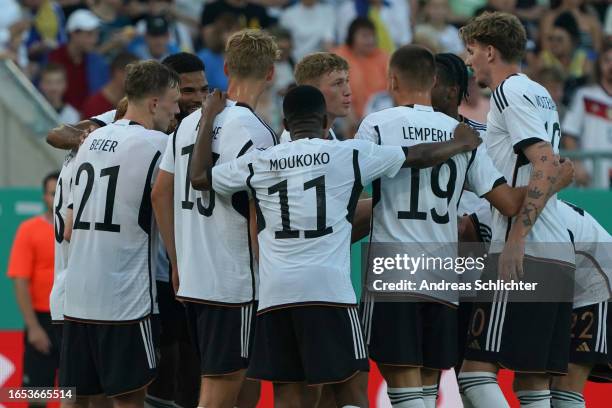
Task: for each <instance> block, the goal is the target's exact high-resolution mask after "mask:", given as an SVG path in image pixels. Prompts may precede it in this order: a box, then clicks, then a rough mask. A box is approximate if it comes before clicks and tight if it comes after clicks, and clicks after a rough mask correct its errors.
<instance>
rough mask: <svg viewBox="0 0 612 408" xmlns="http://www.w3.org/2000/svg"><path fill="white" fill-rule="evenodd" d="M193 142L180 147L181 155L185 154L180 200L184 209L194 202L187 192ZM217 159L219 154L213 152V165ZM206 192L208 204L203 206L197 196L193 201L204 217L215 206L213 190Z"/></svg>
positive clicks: (191, 205)
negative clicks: (185, 167) (182, 189)
mask: <svg viewBox="0 0 612 408" xmlns="http://www.w3.org/2000/svg"><path fill="white" fill-rule="evenodd" d="M193 146H194V145H193V144H190V145H189V146H185V147H183V148H182V149H181V156H187V174H186V175H185V199H184V200H183V201H181V208H183V209H185V210H191V209H193V206H194V202H193V201H191V200H190V199H189V193H190V192H191V182H190V181H189V172H190V171H191V155H192V154H193ZM217 160H219V155H218V154H217V153H213V165H215V164H216V163H217ZM206 193H207V194H208V206H204V204H203V203H202V197H198V198H197V199H196V201H195V204H196V208H197V209H198V212H199V213H200V214H202V215H203V216H205V217H210V216H211V215H212V213H213V209H214V208H215V191H214V190H210V191H207V192H206Z"/></svg>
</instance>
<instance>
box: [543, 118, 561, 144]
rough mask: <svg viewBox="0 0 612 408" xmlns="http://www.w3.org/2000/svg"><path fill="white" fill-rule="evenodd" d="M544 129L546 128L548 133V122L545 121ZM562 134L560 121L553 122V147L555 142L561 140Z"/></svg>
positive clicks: (551, 141)
mask: <svg viewBox="0 0 612 408" xmlns="http://www.w3.org/2000/svg"><path fill="white" fill-rule="evenodd" d="M544 129H546V133H548V122H546V123H544ZM560 135H561V126H560V125H559V123H558V122H555V123H553V125H552V135H551V138H550V144H551V145H552V147H553V149H555V147H556V146H555V142H558V141H559V136H560Z"/></svg>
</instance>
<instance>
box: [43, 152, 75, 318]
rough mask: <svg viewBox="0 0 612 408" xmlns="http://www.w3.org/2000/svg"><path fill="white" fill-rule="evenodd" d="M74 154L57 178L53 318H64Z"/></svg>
mask: <svg viewBox="0 0 612 408" xmlns="http://www.w3.org/2000/svg"><path fill="white" fill-rule="evenodd" d="M73 168H74V154H73V153H72V152H71V153H68V155H67V156H66V160H64V165H63V166H62V170H61V171H60V174H59V177H58V179H57V190H56V191H55V197H53V212H54V229H55V256H54V268H53V288H52V289H51V295H50V296H49V308H50V310H51V319H52V320H64V280H65V278H66V267H67V266H68V253H69V252H68V251H69V248H70V243H69V242H68V241H66V240H65V239H64V229H65V226H66V215H67V212H68V208H70V207H69V205H68V202H69V200H70V189H71V187H72V172H73Z"/></svg>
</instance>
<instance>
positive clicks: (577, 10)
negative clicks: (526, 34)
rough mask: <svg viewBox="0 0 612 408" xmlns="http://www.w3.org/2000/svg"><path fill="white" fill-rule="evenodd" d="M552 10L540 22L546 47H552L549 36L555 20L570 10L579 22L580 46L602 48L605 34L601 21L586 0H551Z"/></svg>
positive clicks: (594, 48)
mask: <svg viewBox="0 0 612 408" xmlns="http://www.w3.org/2000/svg"><path fill="white" fill-rule="evenodd" d="M550 6H551V8H552V9H553V11H552V12H549V13H546V14H544V16H543V17H542V21H541V24H540V39H541V43H542V44H541V45H542V48H544V49H550V48H551V46H552V45H551V44H550V41H549V36H550V35H551V34H552V32H553V30H554V27H555V20H556V19H557V17H559V15H560V14H561V13H564V12H569V13H571V14H572V16H574V18H575V19H576V22H577V23H578V36H579V41H578V46H579V47H581V48H584V49H585V50H587V51H598V50H600V49H601V45H602V41H603V35H602V28H601V23H600V22H599V20H598V18H597V15H596V13H595V12H594V11H592V9H590V8H589V7H587V5H586V1H585V0H551V2H550Z"/></svg>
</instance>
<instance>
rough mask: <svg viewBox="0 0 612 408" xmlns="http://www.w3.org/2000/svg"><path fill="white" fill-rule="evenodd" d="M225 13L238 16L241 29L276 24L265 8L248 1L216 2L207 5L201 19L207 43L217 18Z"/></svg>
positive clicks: (218, 0) (227, 0) (222, 0)
mask: <svg viewBox="0 0 612 408" xmlns="http://www.w3.org/2000/svg"><path fill="white" fill-rule="evenodd" d="M225 13H230V14H233V15H234V16H236V18H237V19H238V24H239V25H240V28H268V27H270V26H271V25H273V24H274V23H275V22H276V21H275V20H274V19H273V18H272V17H270V15H269V14H268V11H267V10H266V8H265V7H262V6H260V5H258V4H255V3H253V2H250V1H248V0H216V1H214V2H212V3H209V4H206V6H205V7H204V11H203V12H202V17H201V19H200V20H201V21H200V22H201V25H202V29H203V35H204V42H205V43H206V42H207V41H208V39H207V37H208V32H209V31H210V30H214V28H213V23H214V22H215V21H216V20H217V17H219V16H220V15H221V14H225Z"/></svg>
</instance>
